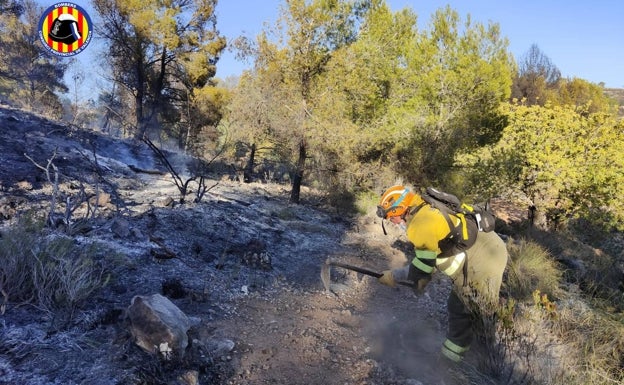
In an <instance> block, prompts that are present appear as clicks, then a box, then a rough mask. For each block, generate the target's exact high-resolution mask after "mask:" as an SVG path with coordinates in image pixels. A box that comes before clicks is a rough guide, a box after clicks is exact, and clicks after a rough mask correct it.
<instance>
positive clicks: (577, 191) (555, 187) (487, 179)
mask: <svg viewBox="0 0 624 385" xmlns="http://www.w3.org/2000/svg"><path fill="white" fill-rule="evenodd" d="M501 112H502V113H503V114H505V115H506V116H507V117H508V119H509V124H508V125H507V126H506V127H505V129H504V131H503V134H502V138H501V140H500V141H499V142H498V143H496V144H494V145H491V146H487V147H484V148H482V149H481V150H479V151H475V152H471V153H469V154H463V155H462V156H459V157H458V158H457V160H458V164H459V165H461V166H464V167H467V168H468V169H469V170H470V174H471V176H472V181H473V183H474V185H475V186H477V187H478V188H479V190H480V191H482V192H484V193H485V194H487V195H490V196H492V195H496V194H500V193H502V192H509V191H521V192H522V193H524V194H525V195H526V196H527V197H528V198H529V199H530V200H531V202H532V204H533V205H534V206H535V207H536V208H537V210H538V211H540V212H542V213H544V214H545V215H546V219H547V220H548V225H550V226H551V227H556V226H557V225H558V224H560V223H562V222H564V221H565V219H567V218H572V217H584V218H587V219H590V220H594V221H596V222H599V223H602V224H608V225H614V226H617V227H619V228H623V227H624V222H623V221H622V219H624V206H623V204H622V201H621V199H620V197H619V193H618V192H619V191H621V188H622V186H623V182H624V174H623V173H622V170H623V169H624V159H623V158H622V156H621V153H620V151H621V150H620V149H621V148H622V146H623V145H624V129H623V128H624V126H623V124H622V121H618V120H616V119H615V117H614V116H613V115H610V114H604V113H596V114H590V115H586V114H584V113H579V110H578V109H577V108H576V107H574V106H555V107H549V106H545V107H540V106H522V105H517V104H503V105H502V107H501Z"/></svg>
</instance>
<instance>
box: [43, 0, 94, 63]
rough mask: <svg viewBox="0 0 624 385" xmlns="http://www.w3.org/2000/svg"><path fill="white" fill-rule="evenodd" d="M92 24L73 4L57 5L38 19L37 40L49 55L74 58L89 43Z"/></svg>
mask: <svg viewBox="0 0 624 385" xmlns="http://www.w3.org/2000/svg"><path fill="white" fill-rule="evenodd" d="M92 36H93V24H91V18H90V17H89V15H88V14H87V12H86V11H85V10H84V9H83V8H82V7H80V6H79V5H77V4H74V3H57V4H54V5H52V6H51V7H49V8H48V9H47V10H46V11H45V12H44V13H43V15H41V19H39V40H41V43H42V44H43V46H44V47H45V48H46V49H47V50H48V51H49V52H51V53H53V54H55V55H58V56H74V55H77V54H79V53H80V52H82V51H83V50H84V49H85V48H86V47H87V45H88V44H89V43H90V42H91V37H92Z"/></svg>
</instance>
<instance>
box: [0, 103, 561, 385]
mask: <svg viewBox="0 0 624 385" xmlns="http://www.w3.org/2000/svg"><path fill="white" fill-rule="evenodd" d="M168 157H169V160H170V161H171V162H172V164H173V165H174V167H175V168H176V169H177V170H178V171H179V173H180V175H181V176H182V177H183V178H188V177H189V175H188V174H187V171H186V169H187V167H186V166H187V164H188V161H189V160H188V159H185V158H184V156H182V155H179V154H173V153H169V154H168ZM0 164H2V167H1V168H0V230H2V231H3V234H4V235H3V237H5V240H6V237H8V236H11V237H15V238H19V234H16V233H15V232H11V231H10V230H11V229H12V228H14V227H15V226H16V223H17V220H18V218H19V217H20V216H22V217H28V216H30V215H35V216H36V215H39V216H41V214H44V215H43V216H45V213H47V212H48V211H49V209H50V205H51V197H52V196H53V189H52V183H50V182H51V181H53V180H54V178H49V176H46V172H45V171H46V169H47V171H48V173H49V175H51V176H54V175H55V172H58V175H59V177H60V179H59V193H57V195H58V194H60V195H63V196H67V197H70V198H71V199H73V201H76V200H78V198H79V197H80V196H81V195H80V194H83V193H84V194H85V195H84V196H85V198H84V199H85V200H86V199H87V198H88V199H89V201H90V202H93V199H94V198H95V197H94V195H95V193H96V191H97V192H98V195H97V196H98V197H101V198H102V200H101V201H100V205H99V206H97V210H95V211H93V206H85V205H81V206H79V207H77V208H76V210H75V211H74V212H73V214H71V223H70V226H67V225H66V224H62V222H63V221H62V219H66V218H63V215H62V212H63V211H62V210H60V206H58V208H59V210H58V211H60V214H59V215H58V216H59V218H58V219H59V222H58V223H59V227H58V228H57V229H56V230H54V231H51V230H47V231H45V232H44V233H43V236H44V237H45V239H44V238H41V239H40V240H39V241H41V242H42V243H43V242H44V241H45V240H46V239H47V238H48V237H52V238H53V237H59V236H68V237H70V238H71V240H72V242H73V243H74V244H75V245H78V246H79V248H81V249H83V250H93V251H91V254H90V255H91V257H92V259H93V264H94V266H97V267H98V269H101V271H102V274H103V275H104V276H106V277H107V279H106V285H105V286H104V287H103V288H102V289H100V290H98V291H96V292H94V293H93V294H92V295H91V296H90V297H89V298H88V300H87V301H84V302H82V303H80V304H79V305H80V306H79V307H78V309H76V311H75V312H74V313H73V314H69V313H68V311H67V309H41V308H36V307H34V306H31V305H27V304H24V303H23V302H15V301H11V298H9V301H8V303H7V304H6V308H5V309H4V310H5V311H4V314H2V315H0V384H3V385H4V384H11V385H21V384H24V385H26V384H28V385H44V384H59V385H60V384H63V385H68V384H85V385H87V384H88V385H113V384H124V385H125V384H128V385H130V384H171V385H173V384H240V385H243V384H288V385H291V384H302V385H303V384H307V385H316V384H318V385H320V384H324V385H325V384H330V385H332V384H336V385H338V384H341V385H342V384H405V385H407V384H410V385H418V384H446V385H453V384H459V383H465V380H466V379H465V377H464V378H463V379H461V377H457V376H454V375H450V374H449V372H448V370H447V368H446V367H444V366H443V364H442V363H441V362H440V361H439V359H438V351H439V348H440V345H441V343H442V342H443V340H444V335H445V329H446V298H447V294H448V291H449V290H450V285H449V281H448V279H446V278H445V277H443V276H441V275H436V276H435V278H434V280H433V281H432V282H431V283H430V285H429V286H428V288H427V292H426V294H424V295H422V296H419V297H417V296H416V295H415V294H414V293H413V292H412V291H411V290H410V289H406V288H394V289H393V288H388V287H385V286H382V285H379V284H378V283H377V282H376V280H375V279H372V278H370V277H366V276H361V275H358V274H355V273H352V272H348V271H346V270H344V269H340V268H333V269H332V274H331V278H332V289H333V290H334V292H335V294H330V293H327V292H326V291H325V290H324V288H323V285H322V283H321V280H320V268H321V265H322V264H323V263H324V261H325V260H326V258H328V257H333V258H337V259H339V260H341V261H343V262H347V263H351V264H354V265H360V266H365V267H368V268H371V269H376V270H382V269H386V268H388V267H398V266H400V265H401V264H403V263H405V261H406V260H407V259H406V258H407V257H408V256H410V255H412V254H411V253H412V251H411V249H410V247H409V246H408V245H407V243H406V242H405V239H404V237H403V236H402V235H401V234H400V232H399V231H397V230H396V229H389V230H390V234H389V235H388V236H384V235H383V233H382V231H381V225H380V223H379V220H378V219H377V218H375V217H374V216H363V217H359V218H356V219H348V218H343V217H337V216H335V215H334V214H333V213H332V212H331V211H328V210H324V209H323V208H322V207H320V206H318V205H317V202H319V201H320V199H318V197H317V196H316V193H315V192H314V191H311V190H307V189H304V190H303V194H302V197H303V204H301V205H292V204H289V203H288V195H289V194H288V186H282V185H278V184H271V183H269V184H261V183H250V184H241V183H238V182H234V181H232V180H231V178H230V177H229V176H228V175H220V174H217V173H216V172H215V173H214V174H212V175H209V176H208V177H209V179H208V180H207V181H206V185H207V186H209V187H211V188H210V190H209V191H208V193H207V194H206V195H205V196H204V197H203V199H202V200H201V201H200V202H199V203H194V202H192V194H191V196H189V199H187V202H186V203H184V204H179V203H177V202H178V199H179V191H178V189H177V188H176V186H175V184H174V183H173V179H172V178H171V175H170V174H169V173H168V172H167V170H166V168H165V167H163V165H162V164H161V163H160V162H159V160H158V159H157V158H156V157H155V156H154V154H153V153H152V152H151V151H150V150H149V149H148V148H147V147H146V146H145V145H144V144H143V143H136V142H132V141H122V140H115V139H112V138H109V137H105V136H101V135H99V134H97V133H94V132H79V131H72V130H71V129H69V128H67V127H65V126H63V125H61V124H57V123H54V122H49V121H47V120H45V119H42V118H39V117H37V116H34V115H31V114H28V113H24V112H21V111H16V110H10V109H6V108H0ZM52 165H53V166H52ZM191 187H192V188H196V185H195V184H191ZM57 204H58V202H57ZM89 210H92V211H89ZM29 213H30V214H29ZM33 213H34V214H33ZM501 214H505V215H501V217H502V218H506V217H514V218H515V219H516V220H518V219H522V218H521V217H518V215H520V214H519V213H518V212H515V213H513V212H505V213H501ZM1 239H2V238H0V240H1ZM90 246H92V249H90V248H89V247H90ZM32 248H33V249H34V248H35V245H32ZM154 293H160V294H163V295H165V296H167V297H169V298H170V299H171V300H172V301H173V302H174V303H175V304H176V305H177V306H178V307H179V308H180V309H181V310H182V311H183V312H184V313H185V314H186V315H187V316H189V317H190V318H191V319H192V320H193V326H192V328H191V330H190V331H189V337H190V339H191V341H192V343H191V346H190V347H189V348H188V350H187V353H186V355H185V357H184V359H182V360H180V361H177V360H176V361H164V360H162V359H161V358H159V357H155V356H150V355H148V354H147V353H145V352H143V351H142V350H141V349H139V348H138V347H137V346H136V345H135V344H134V343H133V341H132V339H131V336H130V334H129V333H128V325H127V321H126V319H125V317H124V312H125V309H126V308H127V307H128V306H129V305H130V301H131V300H132V298H133V297H134V296H135V295H150V294H154ZM548 343H549V344H550V343H551V342H548ZM476 360H477V356H476V355H472V356H469V357H468V361H467V365H472V366H473V367H475V368H476V367H477V366H478V365H477V361H476ZM451 374H452V372H451ZM520 374H521V375H524V374H528V373H520ZM501 375H503V374H501ZM473 380H474V379H473ZM480 381H481V382H479V383H483V381H486V382H487V381H490V379H483V378H482V379H481V380H480ZM491 381H495V379H491ZM523 381H524V382H522V383H526V384H528V383H531V382H532V381H533V379H532V378H531V377H530V376H529V377H525V378H524V380H523Z"/></svg>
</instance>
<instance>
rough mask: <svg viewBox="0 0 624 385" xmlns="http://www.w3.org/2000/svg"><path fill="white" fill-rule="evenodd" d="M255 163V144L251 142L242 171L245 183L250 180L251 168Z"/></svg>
mask: <svg viewBox="0 0 624 385" xmlns="http://www.w3.org/2000/svg"><path fill="white" fill-rule="evenodd" d="M255 165H256V144H255V143H253V144H252V145H251V149H250V152H249V159H248V160H247V164H246V165H245V171H244V172H243V181H244V182H245V183H250V182H251V181H252V176H253V169H254V166H255Z"/></svg>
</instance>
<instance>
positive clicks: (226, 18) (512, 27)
mask: <svg viewBox="0 0 624 385" xmlns="http://www.w3.org/2000/svg"><path fill="white" fill-rule="evenodd" d="M281 4H284V0H219V4H218V5H217V9H216V13H217V28H218V29H219V31H220V32H221V34H222V35H224V36H225V37H227V38H228V40H229V39H234V38H236V37H237V36H239V35H243V34H244V35H247V36H249V37H255V36H256V35H257V34H258V33H259V32H260V31H261V30H262V29H263V25H264V23H274V22H275V20H276V19H277V16H278V9H279V6H280V5H281ZM388 4H389V5H390V8H391V9H392V10H393V11H398V10H400V9H402V8H405V7H409V8H411V9H413V10H414V11H415V13H416V14H417V15H418V24H419V28H421V29H423V28H427V26H428V23H429V21H430V16H431V13H433V12H434V11H435V10H436V9H438V8H441V7H445V6H446V5H447V4H448V5H450V6H451V8H453V9H455V10H456V11H457V12H459V14H460V16H461V17H462V19H464V20H465V18H466V16H467V15H468V14H470V16H471V18H472V20H473V21H474V22H481V23H484V24H487V23H488V22H489V21H492V22H495V23H498V24H499V25H500V27H501V31H502V34H503V36H505V37H507V38H508V39H509V50H510V51H511V53H512V54H513V55H514V56H516V58H518V57H520V56H522V55H524V54H525V53H526V52H527V51H528V49H529V48H530V46H531V45H532V44H537V45H538V47H539V48H540V50H541V51H542V52H543V53H544V54H545V55H546V56H548V57H549V58H550V60H551V61H552V63H553V64H554V65H556V66H557V67H558V68H559V70H560V71H561V74H562V75H563V76H564V77H570V78H571V77H579V78H582V79H585V80H588V81H590V82H593V83H600V82H604V83H605V85H606V87H617V88H624V1H622V0H595V1H593V2H589V1H572V0H541V1H538V0H523V1H518V0H516V1H510V0H498V1H495V0H456V1H451V0H447V1H438V0H389V1H388ZM217 66H218V67H217V68H218V69H217V76H219V77H221V78H225V77H227V76H230V75H238V74H240V73H241V72H242V71H243V70H244V69H246V68H249V66H250V64H249V63H244V62H239V61H237V60H236V59H235V58H234V55H233V54H232V53H229V52H226V53H224V54H223V56H222V57H221V60H220V61H219V63H218V64H217Z"/></svg>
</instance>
